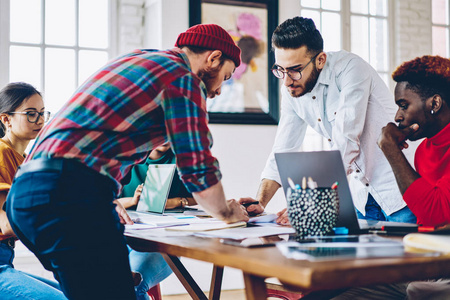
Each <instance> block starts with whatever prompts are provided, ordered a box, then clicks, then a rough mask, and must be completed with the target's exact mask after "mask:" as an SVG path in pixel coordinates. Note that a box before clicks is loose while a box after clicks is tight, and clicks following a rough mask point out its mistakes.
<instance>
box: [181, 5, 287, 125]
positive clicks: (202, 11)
mask: <svg viewBox="0 0 450 300" xmlns="http://www.w3.org/2000/svg"><path fill="white" fill-rule="evenodd" d="M189 22H190V26H193V25H196V24H211V23H214V24H217V25H220V26H222V27H223V28H224V29H225V30H227V31H228V33H230V35H231V36H232V37H233V39H234V40H235V42H236V44H237V45H238V46H239V48H241V60H242V62H241V65H240V66H239V67H238V68H237V69H236V71H235V72H234V74H233V76H232V77H231V79H230V80H227V81H225V82H224V83H223V85H222V90H221V94H220V95H219V96H216V97H215V98H213V99H208V100H207V107H208V113H209V118H210V123H222V124H277V123H278V118H279V103H278V80H277V78H275V77H274V76H273V75H272V74H271V71H270V68H271V67H272V65H273V64H274V57H273V54H272V53H270V49H271V43H270V39H271V36H272V32H273V31H274V30H275V28H276V26H277V25H278V0H253V1H236V0H189Z"/></svg>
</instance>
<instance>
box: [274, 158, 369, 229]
mask: <svg viewBox="0 0 450 300" xmlns="http://www.w3.org/2000/svg"><path fill="white" fill-rule="evenodd" d="M275 161H276V163H277V167H278V173H279V174H280V178H281V185H282V187H283V190H284V194H285V195H286V194H287V193H286V192H287V188H288V186H289V183H288V181H287V178H288V177H290V178H291V179H292V180H293V181H294V182H295V183H299V184H300V183H301V182H302V178H303V177H306V178H308V177H311V178H313V180H314V181H316V182H317V184H318V186H319V187H327V186H328V187H331V185H332V184H333V183H335V182H336V181H337V182H338V183H339V185H338V195H339V217H338V221H337V224H336V227H347V228H348V230H349V232H350V233H357V232H359V231H360V227H359V224H358V218H357V215H356V210H355V207H354V205H353V200H352V196H351V193H350V188H349V186H348V182H347V175H346V172H345V169H344V165H343V163H342V158H341V154H340V152H339V151H338V150H332V151H317V152H284V153H275Z"/></svg>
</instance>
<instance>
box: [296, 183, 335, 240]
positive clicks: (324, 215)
mask: <svg viewBox="0 0 450 300" xmlns="http://www.w3.org/2000/svg"><path fill="white" fill-rule="evenodd" d="M287 200H288V201H287V202H288V205H287V206H288V217H289V222H290V223H291V226H292V227H293V228H294V230H295V232H296V234H297V238H300V239H302V238H305V237H309V236H323V235H328V234H330V233H332V232H333V228H334V227H335V225H336V222H337V219H338V216H339V197H338V193H337V189H335V188H334V189H332V188H329V187H319V188H315V189H291V188H288V197H287Z"/></svg>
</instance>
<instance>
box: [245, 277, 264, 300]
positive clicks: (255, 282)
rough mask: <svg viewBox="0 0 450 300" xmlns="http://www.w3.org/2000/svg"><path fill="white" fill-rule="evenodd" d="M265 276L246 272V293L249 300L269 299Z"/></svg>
mask: <svg viewBox="0 0 450 300" xmlns="http://www.w3.org/2000/svg"><path fill="white" fill-rule="evenodd" d="M264 280H265V278H263V277H259V276H255V275H251V274H248V273H244V284H245V295H246V297H247V300H261V299H267V290H266V282H265V281H264Z"/></svg>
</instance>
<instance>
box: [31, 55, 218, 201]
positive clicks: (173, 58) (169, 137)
mask: <svg viewBox="0 0 450 300" xmlns="http://www.w3.org/2000/svg"><path fill="white" fill-rule="evenodd" d="M207 124H208V115H207V112H206V86H205V84H204V83H203V82H202V81H201V79H200V78H199V77H198V76H196V75H195V74H194V73H192V71H191V67H190V64H189V60H188V58H187V56H186V55H185V54H184V53H183V52H182V51H181V50H179V49H178V48H175V49H171V50H166V51H156V50H136V51H134V52H132V53H129V54H127V55H124V56H121V57H119V58H117V59H115V60H113V61H111V62H109V63H108V64H107V65H106V66H104V67H103V68H102V69H100V70H99V71H97V72H96V73H95V74H94V75H93V76H91V77H90V78H89V79H88V80H87V81H86V82H85V83H84V84H83V85H82V86H81V87H80V88H79V89H78V90H77V91H76V92H75V94H74V95H73V96H72V98H71V99H70V100H69V101H68V102H67V103H66V104H65V105H64V106H63V108H62V109H61V110H60V111H59V112H58V113H57V114H56V115H55V117H54V118H53V119H52V120H51V122H50V123H49V124H48V125H46V126H45V127H44V128H43V129H42V131H41V132H40V134H39V135H38V138H37V139H36V142H35V144H34V146H33V149H32V151H31V153H30V155H29V156H28V158H27V160H30V159H37V158H43V157H45V158H57V157H63V158H67V159H76V160H78V161H80V162H82V163H83V164H85V165H86V166H88V167H90V168H92V169H94V170H95V171H97V172H99V173H101V174H103V175H106V176H108V177H110V178H112V179H114V180H115V181H116V182H117V184H118V192H119V190H120V186H121V182H122V180H123V179H124V178H125V176H126V175H127V174H128V173H129V171H130V169H131V168H132V166H133V165H134V164H136V163H139V162H141V161H143V160H145V159H146V158H147V156H148V154H149V152H150V151H151V150H152V149H153V148H155V147H157V146H159V145H161V144H163V143H164V142H166V141H170V142H171V143H172V149H173V151H174V153H175V155H176V159H177V167H178V171H179V174H180V177H181V179H182V181H183V183H184V184H185V185H186V187H187V188H188V190H189V191H190V192H199V191H202V190H205V189H206V188H208V187H211V186H213V185H214V184H216V183H218V182H219V181H220V179H221V173H220V170H219V165H218V162H217V160H216V158H214V157H213V156H212V155H211V152H210V147H211V146H212V137H211V134H210V131H209V129H208V126H207Z"/></svg>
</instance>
